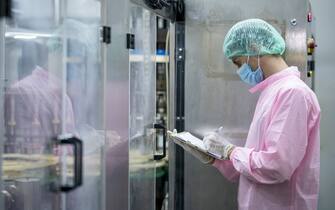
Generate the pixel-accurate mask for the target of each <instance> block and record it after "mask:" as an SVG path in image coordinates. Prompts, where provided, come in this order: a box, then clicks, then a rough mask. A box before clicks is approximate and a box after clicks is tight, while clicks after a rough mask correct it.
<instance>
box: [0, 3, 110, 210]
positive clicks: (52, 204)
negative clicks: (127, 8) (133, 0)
mask: <svg viewBox="0 0 335 210" xmlns="http://www.w3.org/2000/svg"><path fill="white" fill-rule="evenodd" d="M11 10H12V18H11V19H8V20H6V22H5V23H4V24H3V25H2V30H4V33H3V36H2V37H1V38H2V40H3V41H2V45H3V46H4V53H3V55H2V54H1V56H3V57H4V61H5V62H4V65H3V68H2V72H1V94H0V96H1V98H0V100H1V102H0V103H1V104H4V106H3V107H1V108H2V109H1V112H2V113H3V114H2V115H3V119H4V120H3V123H2V126H1V129H0V132H1V133H0V138H1V143H2V145H3V146H2V148H1V149H2V153H3V154H2V159H1V161H2V164H1V165H2V169H1V170H2V182H1V187H2V193H1V200H2V201H3V202H2V205H3V206H1V207H0V209H4V210H14V209H15V210H18V209H22V210H26V209H27V210H28V209H32V210H42V209H43V210H57V209H63V210H65V209H71V210H75V209H90V210H98V209H102V208H103V205H102V203H103V199H104V192H103V187H102V186H103V183H102V182H103V179H102V177H103V174H102V164H101V162H102V156H103V145H104V132H103V129H104V125H103V105H102V104H103V83H102V82H101V81H102V80H103V79H102V78H103V74H102V71H101V68H100V59H99V49H100V45H99V25H100V2H99V1H95V0H75V1H73V0H71V1H66V0H31V1H24V0H13V1H12V9H11ZM0 204H1V202H0Z"/></svg>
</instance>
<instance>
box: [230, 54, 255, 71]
mask: <svg viewBox="0 0 335 210" xmlns="http://www.w3.org/2000/svg"><path fill="white" fill-rule="evenodd" d="M257 59H258V58H257V57H253V56H252V57H249V61H248V57H247V56H240V57H235V58H232V62H233V63H234V64H235V65H236V67H237V68H238V69H239V68H241V66H242V65H243V64H245V63H247V61H248V64H249V65H250V67H251V69H252V70H256V69H257V68H258V60H257Z"/></svg>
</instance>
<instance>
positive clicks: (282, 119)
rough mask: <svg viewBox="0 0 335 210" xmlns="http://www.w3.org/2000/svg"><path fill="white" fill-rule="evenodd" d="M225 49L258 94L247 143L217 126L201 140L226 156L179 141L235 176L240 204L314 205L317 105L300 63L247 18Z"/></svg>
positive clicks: (267, 28)
mask: <svg viewBox="0 0 335 210" xmlns="http://www.w3.org/2000/svg"><path fill="white" fill-rule="evenodd" d="M223 48H224V55H225V56H226V57H227V58H228V59H231V61H232V62H233V63H234V64H235V65H236V66H237V67H238V70H237V74H238V75H239V76H240V78H241V80H242V81H243V82H246V83H247V84H249V85H250V86H252V87H251V89H250V92H251V93H256V92H260V96H259V99H258V103H257V105H256V110H255V113H254V117H253V121H252V123H251V125H250V128H249V132H248V136H247V139H246V144H245V146H244V147H239V146H235V145H234V144H233V143H232V142H231V140H229V138H227V137H226V136H225V135H224V132H222V128H221V129H219V130H218V131H216V132H213V133H211V134H208V135H206V136H205V137H204V139H203V141H204V144H205V147H206V148H207V149H208V150H209V151H211V152H215V153H220V154H221V155H222V156H223V158H224V160H219V159H213V158H212V157H210V156H208V155H207V154H205V153H202V152H199V151H197V150H195V149H192V148H191V147H189V146H188V145H185V144H182V143H179V144H180V145H181V146H182V147H183V148H184V149H185V150H187V151H189V152H190V153H191V154H193V155H194V156H196V157H197V158H199V159H200V160H201V161H202V162H203V163H209V164H213V166H215V167H216V168H217V169H218V170H219V171H220V172H221V173H222V174H223V175H224V176H225V177H226V178H227V179H229V180H231V181H234V180H239V189H238V206H239V210H269V209H271V210H293V209H294V210H316V209H317V201H318V193H319V169H320V137H319V131H320V129H319V127H320V106H319V104H318V100H317V98H316V96H315V94H314V93H313V91H312V90H311V89H310V88H309V87H308V86H307V85H306V84H305V83H304V82H303V81H302V80H301V79H300V72H299V71H298V68H297V67H295V66H290V67H289V66H288V65H287V64H286V62H285V60H284V59H283V58H282V55H283V53H284V52H285V42H284V40H283V38H282V37H281V35H280V34H279V33H278V32H277V31H276V29H275V28H274V27H273V26H271V25H270V24H268V23H267V22H265V21H263V20H260V19H248V20H244V21H241V22H238V23H237V24H235V25H234V26H233V27H232V28H231V29H230V30H229V32H228V33H227V35H226V37H225V40H224V47H223ZM237 111H238V110H237Z"/></svg>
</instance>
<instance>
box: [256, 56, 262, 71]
mask: <svg viewBox="0 0 335 210" xmlns="http://www.w3.org/2000/svg"><path fill="white" fill-rule="evenodd" d="M257 62H258V68H259V69H260V68H261V61H260V57H259V54H258V56H257Z"/></svg>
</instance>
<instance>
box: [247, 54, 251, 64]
mask: <svg viewBox="0 0 335 210" xmlns="http://www.w3.org/2000/svg"><path fill="white" fill-rule="evenodd" d="M249 58H250V56H249V55H248V58H247V64H248V65H249Z"/></svg>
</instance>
